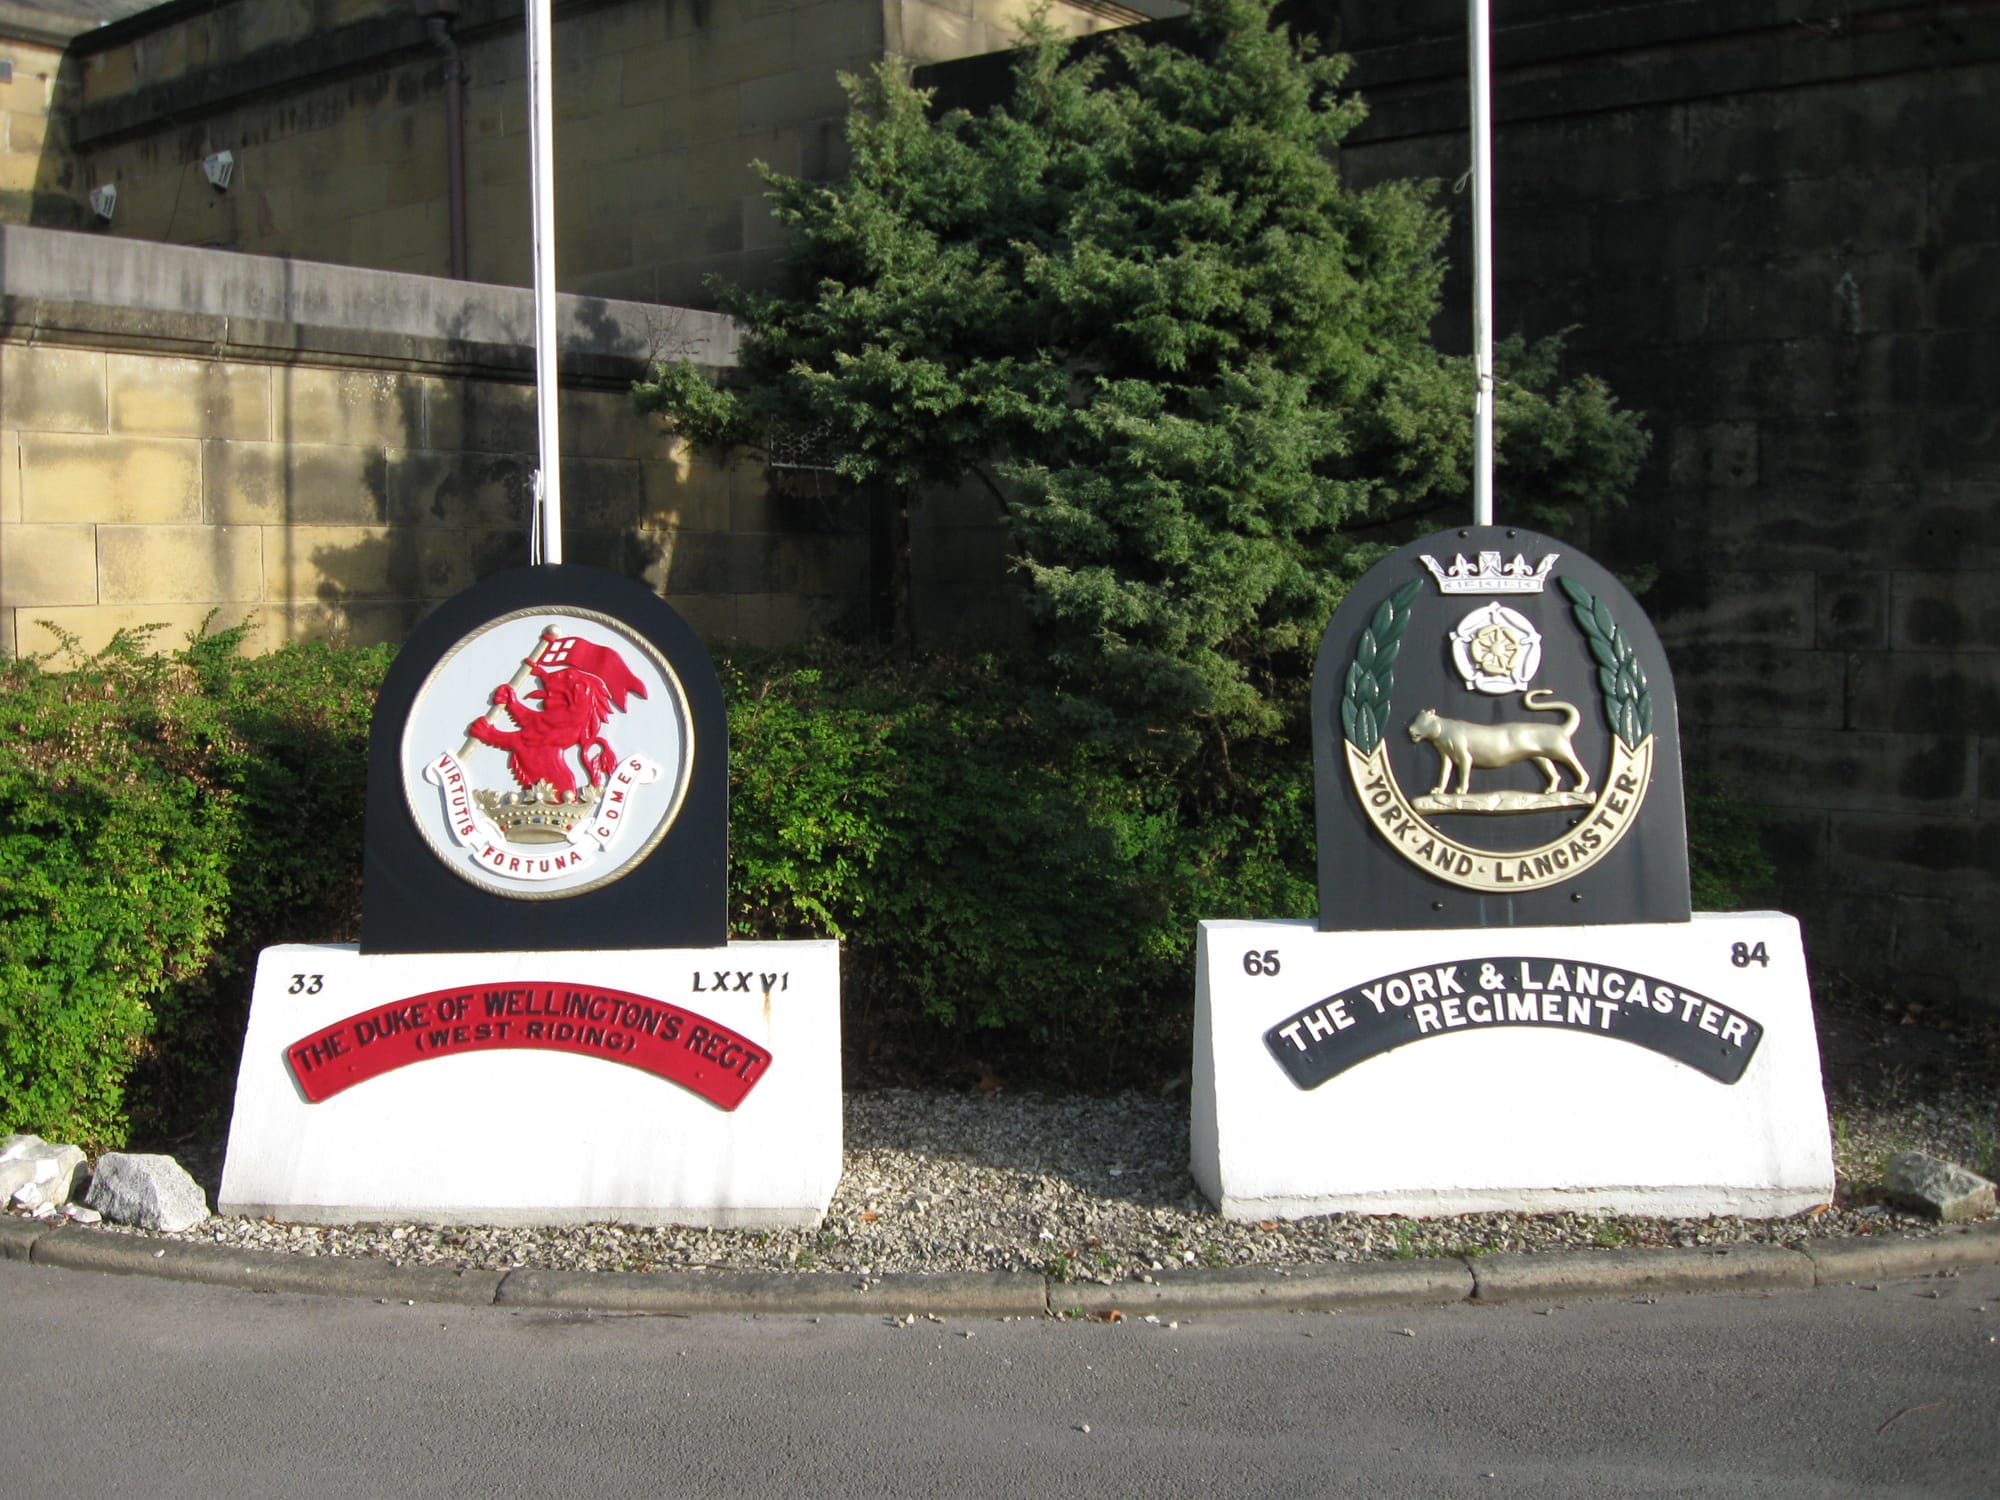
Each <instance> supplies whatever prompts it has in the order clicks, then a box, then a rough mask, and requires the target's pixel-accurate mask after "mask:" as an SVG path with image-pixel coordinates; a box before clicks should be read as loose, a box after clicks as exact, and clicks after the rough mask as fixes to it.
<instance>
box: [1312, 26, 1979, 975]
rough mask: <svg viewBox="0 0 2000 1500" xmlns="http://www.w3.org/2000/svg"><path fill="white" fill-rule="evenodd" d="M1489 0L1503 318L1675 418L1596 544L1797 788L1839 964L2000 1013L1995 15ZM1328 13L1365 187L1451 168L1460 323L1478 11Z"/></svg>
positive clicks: (1713, 750)
mask: <svg viewBox="0 0 2000 1500" xmlns="http://www.w3.org/2000/svg"><path fill="white" fill-rule="evenodd" d="M1493 10H1494V15H1495V33H1494V43H1493V45H1494V57H1495V72H1496V92H1495V101H1496V102H1495V109H1496V121H1497V124H1496V131H1497V133H1496V145H1495V162H1494V184H1495V195H1496V197H1495V204H1496V207H1495V220H1496V231H1495V232H1496V239H1497V248H1496V262H1497V289H1496V324H1497V328H1498V331H1499V332H1501V333H1503V334H1504V333H1507V332H1511V331H1516V330H1519V331H1521V332H1525V333H1527V334H1529V335H1531V336H1539V335H1542V334H1547V333H1552V332H1556V331H1558V330H1561V329H1564V328H1570V329H1573V332H1572V333H1571V334H1570V337H1569V350H1570V357H1569V363H1570V365H1571V366H1572V367H1573V368H1574V369H1578V370H1591V371H1594V372H1596V373H1598V374H1601V375H1603V376H1604V377H1605V378H1606V379H1607V380H1609V381H1610V382H1611V384H1612V385H1613V387H1614V388H1615V389H1616V391H1617V392H1618V393H1619V395H1620V397H1621V398H1622V399H1623V400H1624V401H1625V402H1626V404H1628V405H1630V406H1633V407H1635V408H1637V409H1639V410H1641V411H1642V412H1644V413H1645V415H1646V418H1647V420H1648V422H1649V424H1650V426H1651V429H1652V432H1653V434H1654V447H1653V452H1652V455H1651V457H1650V459H1649V461H1648V464H1647V466H1646V470H1645V473H1644V475H1643V477H1642V479H1641V481H1640V483H1639V486H1638V488H1637V490H1636V492H1635V493H1634V495H1633V497H1632V503H1631V505H1630V507H1629V509H1627V510H1626V511H1625V512H1624V513H1623V514H1621V515H1619V516H1616V517H1614V518H1612V519H1611V520H1610V521H1608V522H1605V523H1601V524H1600V525H1599V526H1598V527H1597V529H1596V535H1594V536H1592V537H1589V538H1580V539H1579V540H1582V541H1585V542H1586V544H1587V545H1588V546H1589V547H1590V549H1591V550H1592V551H1593V552H1594V553H1595V554H1596V555H1597V556H1598V557H1599V558H1600V559H1601V560H1602V561H1604V562H1606V563H1608V564H1610V565H1612V566H1614V567H1618V568H1621V569H1623V570H1625V571H1627V572H1628V573H1630V574H1636V575H1640V576H1641V577H1643V576H1645V575H1647V574H1650V575H1652V577H1653V582H1652V584H1651V586H1650V588H1649V589H1648V590H1647V592H1646V593H1645V595H1644V602H1645V603H1646V605H1647V607H1648V609H1649V610H1650V611H1651V612H1652V614H1653V617H1654V620H1655V623H1656V624H1657V625H1658V627H1659V630H1660V634H1661V636H1662V638H1663V639H1664V641H1665V643H1666V645H1667V648H1668V651H1669V654H1670V656H1671V659H1672V660H1673V662H1674V667H1675V671H1676V674H1677V678H1678V684H1679V688H1680V703H1681V716H1682V722H1683V725H1684V729H1685V734H1686V743H1687V750H1688V760H1689V763H1690V765H1693V766H1703V765H1706V766H1708V767H1712V768H1714V769H1717V770H1719V771H1721V772H1722V773H1723V774H1724V775H1725V776H1726V777H1727V779H1728V781H1729V782H1730V783H1731V784H1732V786H1733V788H1734V789H1735V790H1736V791H1737V793H1738V794H1739V795H1741V796H1743V797H1744V798H1746V799H1747V800H1750V801H1753V802H1755V803H1757V804H1759V805H1760V806H1762V807H1764V808H1767V809H1769V811H1770V823H1769V825H1768V828H1767V830H1766V843H1767V847H1768V848H1769V851H1770V853H1771V854H1772V856H1773V857H1774V858H1775V859H1776V860H1777V862H1778V864H1779V866H1780V869H1781V883H1780V889H1779V890H1777V891H1776V892H1774V893H1773V894H1774V899H1775V902H1776V904H1778V905H1780V906H1782V907H1784V908H1785V909H1787V910H1790V911H1793V912H1796V913H1797V914H1799V915H1800V916H1801V917H1802V918H1803V919H1804V921H1805V923H1806V928H1807V941H1808V949H1809V952H1810V953H1811V955H1812V958H1813V960H1814V967H1815V969H1816V972H1817V973H1818V975H1819V977H1820V981H1821V982H1822V983H1826V982H1827V981H1829V980H1830V979H1832V978H1834V977H1835V976H1850V977H1854V978H1857V979H1861V980H1864V981H1869V982H1881V981H1883V980H1888V981H1891V982H1893V984H1894V985H1895V987H1896V993H1897V994H1898V995H1900V996H1903V997H1905V998H1923V999H1925V1000H1929V1001H1931V1002H1933V1003H1935V1002H1938V1001H1941V1000H1942V1001H1946V1002H1957V1003H1964V1004H1969V1005H1975V1006H1979V1007H1982V1008H1989V1009H1990V1008H1991V1007H1993V1006H1994V1005H1996V1004H2000V1001H1996V999H1995V998H1994V997H1995V992H1994V990H1993V988H1992V986H1991V985H1990V984H1989V983H1988V982H1987V980H1988V976H1989V975H1990V974H1991V973H1992V971H1993V967H1994V963H1995V960H1996V958H2000V940H1997V939H1996V932H2000V400H1996V397H2000V4H1995V3H1993V0H1983V3H1981V0H1975V3H1966V4H1953V5H1944V4H1892V3H1882V0H1843V3H1839V4H1833V3H1805V4H1799V3H1790V4H1779V3H1767V0H1665V3H1651V4H1644V3H1642V4H1629V3H1618V4H1613V3H1596V4H1591V3H1582V0H1495V3H1494V6H1493ZM1315 14H1316V16H1317V17H1318V19H1319V20H1320V22H1321V24H1322V27H1323V29H1326V30H1329V31H1332V32H1334V34H1336V35H1337V36H1338V38H1339V40H1340V44H1341V45H1342V46H1343V47H1344V48H1346V49H1348V50H1351V51H1352V52H1353V53H1354V54H1355V57H1356V69H1355V74H1354V77H1355V81H1356V83H1357V84H1358V86H1359V87H1360V88H1361V89H1362V91H1363V92H1364V94H1365V95H1366V96H1367V98H1368V99H1369V101H1370V104H1371V106H1372V114H1371V117H1370V119H1369V121H1368V123H1367V124H1366V125H1365V126H1364V127H1363V129H1362V130H1361V131H1360V132H1359V133H1358V134H1357V135H1356V136H1355V137H1354V138H1353V139H1352V140H1351V141H1350V143H1349V145H1348V147H1347V149H1346V150H1345V151H1344V152H1343V167H1344V169H1345V171H1346V172H1347V173H1348V175H1349V177H1350V179H1351V180H1353V181H1355V182H1357V183H1367V182H1372V181H1378V180H1381V179H1384V178H1388V177H1397V176H1412V175H1414V176H1421V177H1434V178H1437V179H1440V180H1441V182H1442V183H1443V184H1444V188H1443V190H1442V195H1441V196H1442V201H1444V202H1445V203H1447V204H1448V205H1449V207H1450V209H1451V211H1452V213H1453V216H1454V219H1455V220H1456V221H1457V222H1456V225H1455V228H1456V240H1455V245H1454V249H1455V257H1454V258H1455V261H1456V262H1457V265H1458V269H1457V270H1456V271H1455V273H1454V280H1453V284H1452V287H1451V290H1450V292H1449V293H1448V295H1449V297H1450V299H1451V300H1450V304H1449V305H1450V307H1451V309H1452V311H1451V312H1450V314H1449V315H1448V316H1447V318H1446V319H1445V326H1444V327H1443V328H1441V329H1440V335H1441V337H1442V338H1443V339H1444V341H1445V342H1446V344H1447V345H1448V346H1450V347H1458V348H1464V347H1466V346H1467V343H1468V335H1467V325H1468V322H1469V319H1468V317H1467V316H1466V315H1465V314H1464V313H1463V312H1462V311H1461V309H1464V308H1466V307H1467V306H1468V305H1469V296H1470V293H1469V290H1468V287H1469V282H1468V280H1467V277H1466V274H1465V270H1464V266H1465V262H1466V261H1467V260H1468V259H1469V241H1468V237H1467V235H1466V232H1465V227H1464V219H1465V214H1466V212H1467V208H1468V206H1469V205H1468V200H1467V199H1466V198H1464V197H1462V196H1454V195H1453V194H1452V192H1451V190H1450V185H1451V184H1452V183H1453V182H1454V181H1455V180H1456V179H1457V178H1458V177H1459V176H1460V175H1461V174H1462V173H1463V172H1464V170H1465V168H1466V165H1467V162H1468V160H1469V156H1468V147H1467V144H1466V139H1465V133H1464V132H1465V121H1466V95H1465V66H1466V64H1465V40H1464V35H1465V33H1464V28H1465V6H1464V5H1463V4H1462V3H1461V0H1398V3H1390V0H1348V3H1336V0H1326V3H1323V4H1320V5H1319V6H1317V7H1316V10H1315ZM1498 494H1499V501H1498V506H1499V513H1500V519H1502V520H1503V521H1504V520H1505V518H1506V501H1507V491H1506V476H1505V471H1504V469H1503V471H1502V473H1501V476H1500V482H1499V486H1498Z"/></svg>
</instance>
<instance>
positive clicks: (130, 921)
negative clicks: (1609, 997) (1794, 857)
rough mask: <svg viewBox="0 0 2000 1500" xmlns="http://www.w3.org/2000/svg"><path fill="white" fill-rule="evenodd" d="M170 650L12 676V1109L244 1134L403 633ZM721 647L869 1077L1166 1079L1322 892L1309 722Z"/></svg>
mask: <svg viewBox="0 0 2000 1500" xmlns="http://www.w3.org/2000/svg"><path fill="white" fill-rule="evenodd" d="M146 644H147V643H146V641H145V640H144V638H143V637H136V638H125V639H120V640H119V641H117V642H115V643H114V644H113V645H112V646H111V647H110V648H108V649H107V650H105V651H103V652H100V653H98V654H97V655H95V656H92V657H89V658H83V659H79V658H77V657H76V656H75V655H74V653H71V655H70V656H68V657H67V658H62V659H59V660H58V661H53V662H40V663H36V662H29V663H20V664H15V665H13V666H9V667H6V668H4V669H0V1126H4V1127H6V1128H8V1129H29V1130H35V1131H38V1132H40V1133H41V1134H44V1135H48V1136H53V1137H61V1138H65V1139H72V1140H78V1141H81V1142H83V1143H85V1144H88V1145H90V1146H92V1147H103V1146H110V1145H116V1144H120V1143H122V1142H124V1141H125V1140H126V1139H127V1138H128V1137H129V1136H131V1135H132V1134H134V1133H137V1134H139V1135H141V1136H145V1137H148V1138H152V1139H162V1138H166V1139H171V1138H172V1137H173V1136H174V1135H175V1134H177V1133H180V1132H184V1131H188V1130H194V1129H213V1128H214V1127H215V1126H216V1125H217V1124H219V1122H220V1121H221V1119H222V1118H223V1117H224V1114H225V1112H226V1111H227V1109H228V1106H229V1100H230V1097H231V1091H232V1089H233V1085H234V1081H235V1071H236V1061H237V1055H238V1052H239V1050H240V1046H241V1040H242V1034H243V1023H244V1019H245V1013H246V1009H247V1005H248V997H249V989H250V981H251V971H252V968H253V966H254V964H255V961H256V955H257V952H258V950H259V949H261V948H263V947H265V946H267V945H269V944H271V943H276V942H315V941H334V940H342V939H351V938H352V936H353V934H354V932H355V930H356V928H357V926H358V918H359V909H360V862H361V860H360V851H361V829H362V806H363V793H364V788H365V781H366V754H367V733H368V717H369V712H370V709H371V707H372V703H373V698H374V691H375V688H376V687H377V685H378V684H379V682H380V680H381V676H382V673H383V671H384V670H385V669H386V667H387V663H388V660H389V653H388V652H387V651H384V650H340V649H334V648H330V647H325V646H317V645H302V646H290V647H286V648H284V649H283V650H280V651H277V652H274V653H272V654H270V655H267V656H261V657H243V656H241V655H239V654H237V651H236V645H237V641H236V638H235V637H234V636H233V635H223V636H219V637H212V638H209V639H207V640H204V641H201V642H198V643H196V644H194V645H192V646H190V647H188V648H187V649H184V650H182V651H180V652H176V653H173V654H170V655H166V656H159V655H153V654H149V653H148V651H147V650H146V649H144V648H145V646H146ZM721 672H722V677H723V687H724V692H725V695H726V697H727V699H728V703H729V714H730V735H731V812H730V830H731V870H730V882H731V928H732V931H733V932H734V933H735V934H736V935H738V936H741V937H802V936H833V937H838V938H840V939H841V940H842V949H843V960H842V963H843V985H842V989H843V996H844V1010H845V1033H846V1036H847V1040H848V1045H849V1066H850V1076H851V1077H857V1078H860V1079H864V1080H866V1079H923V1080H928V1081H932V1082H938V1083H945V1084H951V1083H961V1082H969V1081H971V1080H972V1079H973V1078H975V1077H977V1076H978V1074H979V1072H980V1071H981V1070H986V1069H990V1070H992V1071H995V1072H1000V1073H1004V1074H1006V1075H1007V1076H1012V1077H1020V1078H1031V1079H1037V1080H1041V1081H1046V1082H1061V1083H1070V1084H1078V1085H1086V1086H1089V1085H1112V1084H1134V1083H1147V1082H1162V1081H1166V1080H1168V1079H1171V1078H1173V1077H1174V1076H1175V1075H1177V1074H1179V1073H1180V1072H1181V1071H1183V1070H1184V1069H1185V1068H1186V1066H1187V1057H1188V1051H1187V1048H1188V1036H1189V1024H1190V1021H1191V1012H1192V992H1193V959H1192V947H1193V935H1194V930H1195V924H1196V923H1197V922H1198V921H1200V920H1201V919H1202V918H1205V917H1253V916H1254V917H1280V916H1305V915H1309V914H1310V913H1311V912H1312V910H1313V908H1314V902H1315V895H1314V854H1313V829H1312V799H1311V775H1310V767H1309V757H1308V755H1307V752H1306V749H1305V747H1304V746H1302V745H1299V746H1293V745H1287V744H1282V743H1275V742H1269V741H1244V742H1238V743H1237V744H1236V745H1234V746H1233V747H1231V751H1230V756H1231V758H1230V760H1229V762H1228V763H1226V764H1225V763H1220V762H1217V763H1198V764H1194V765H1190V766H1185V767H1183V768H1181V769H1180V770H1179V771H1177V772H1176V773H1175V774H1173V775H1171V776H1170V775H1167V774H1164V773H1163V772H1161V771H1160V770H1159V769H1158V768H1156V767H1154V766H1151V765H1149V764H1147V763H1146V762H1145V761H1143V760H1141V759H1135V758H1133V757H1131V756H1129V755H1127V754H1125V753H1121V752H1119V751H1116V750H1113V749H1111V748H1109V747H1107V746H1106V745H1104V744H1102V743H1100V742H1097V741H1095V740H1093V739H1091V738H1089V737H1084V736H1078V735H1076V734H1075V733H1073V732H1071V731H1070V730H1069V729H1068V728H1067V727H1066V726H1068V725H1069V724H1071V723H1072V722H1073V716H1072V715H1070V714H1069V713H1068V712H1067V711H1066V709H1067V705H1066V704H1065V703H1064V702H1063V701H1062V700H1061V699H1060V698H1059V697H1058V696H1056V695H1055V694H1054V693H1053V692H1052V691H1051V690H1049V689H1047V688H1044V687H1042V686H1039V685H1037V684H1036V683H1035V682H1034V681H1033V680H1031V679H1030V678H1029V677H1028V676H1027V675H1026V674H1025V673H1024V672H1022V671H1020V670H1018V669H1017V668H1016V667H1015V666H1013V665H1010V664H1009V663H1007V662H1004V661H1000V660H996V659H980V660H975V661H971V662H931V663H923V664H917V665H909V666H890V665H887V664H885V663H883V662H882V661H881V660H879V659H878V658H876V657H872V656H868V655H863V654H859V653H853V652H844V651H833V650H826V651H821V652H818V653H813V654H807V655H792V656H789V657H777V656H755V655H748V654H738V655H736V656H735V657H733V658H729V659H725V660H724V661H723V662H722V663H721ZM1692 811H1693V813H1694V817H1693V826H1694V829H1695V835H1694V838H1695V853H1696V860H1695V864H1696V871H1697V890H1698V891H1700V892H1701V893H1702V896H1703V899H1701V900H1700V901H1698V904H1700V905H1703V906H1705V907H1714V906H1717V905H1726V904H1731V903H1732V902H1733V900H1734V899H1735V896H1736V894H1737V893H1738V892H1739V891H1740V890H1741V888H1742V884H1743V882H1744V881H1745V880H1747V879H1755V878H1758V877H1760V876H1761V875H1763V874H1765V873H1766V872H1768V868H1769V867H1768V865H1764V864H1762V856H1761V854H1760V853H1759V851H1758V850H1757V848H1756V843H1755V831H1754V826H1753V825H1751V824H1749V823H1748V822H1747V821H1746V820H1745V818H1744V816H1743V809H1742V808H1741V807H1739V806H1737V805H1736V804H1734V803H1732V802H1730V801H1729V800H1728V799H1727V798H1725V797H1722V796H1721V795H1720V794H1719V793H1717V792H1716V791H1714V789H1713V788H1711V787H1708V786H1707V785H1706V784H1703V790H1702V791H1701V793H1700V795H1699V796H1698V797H1697V798H1695V799H1694V801H1693V803H1692ZM1711 843H1712V844H1713V845H1714V846H1715V855H1714V857H1705V856H1704V848H1705V847H1706V845H1707V844H1711ZM1732 883H1733V885H1732Z"/></svg>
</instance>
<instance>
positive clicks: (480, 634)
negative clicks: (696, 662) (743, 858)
mask: <svg viewBox="0 0 2000 1500" xmlns="http://www.w3.org/2000/svg"><path fill="white" fill-rule="evenodd" d="M692 759H693V741H692V739H691V736H690V734H689V719H688V708H687V701H686V697H685V695H684V694H683V693H682V691H681V687H680V683H679V681H678V680H677V679H676V678H675V676H674V675H673V672H672V670H671V668H669V666H668V665H667V663H666V661H665V660H664V659H663V658H662V657H660V656H659V655H658V653H657V652H656V651H655V650H654V648H653V647H652V646H651V645H650V644H649V643H647V642H646V641H645V640H643V639H642V638H640V637H638V636H636V635H633V634H631V633H629V632H628V631H627V630H625V629H624V628H623V627H622V626H621V625H619V624H618V622H616V621H615V620H612V619H611V618H609V617H608V616H600V615H597V614H595V613H594V612H590V611H582V610H566V609H558V610H547V609H544V610H529V611H522V612H520V613H517V614H514V615H509V616H506V617H504V618H502V619H499V620H494V621H491V622H489V623H488V624H487V625H485V626H483V627H481V628H480V629H478V630H476V631H474V632H473V633H472V634H470V635H469V636H467V637H466V639H465V640H463V641H461V642H460V643H459V644H458V645H457V646H456V647H454V648H453V650H452V651H450V652H449V653H447V654H446V655H445V656H444V657H443V658H442V659H441V660H440V661H439V663H438V665H437V666H436V667H435V668H434V669H433V670H432V672H431V675H430V677H429V679H428V680H426V682H425V683H424V685H423V687H422V688H421V689H420V690H419V692H418V694H417V699H416V703H415V706H414V707H413V708H412V710H411V712H410V717H409V720H408V722H407V725H406V727H405V730H404V734H403V780H404V790H405V794H406V799H407V801H408V803H409V806H410V810H411V813H412V815H413V816H414V817H415V818H416V821H417V824H418V826H419V827H420V828H421V829H422V830H423V833H424V836H425V839H426V840H427V841H428V843H429V844H430V846H431V849H432V851H433V852H434V853H436V854H437V855H438V857H439V858H440V859H442V860H443V861H444V863H445V864H446V865H447V866H449V867H450V868H451V869H452V870H453V871H454V872H455V873H457V874H458V875H460V876H461V877H463V878H464V879H466V880H469V881H471V882H472V883H473V884H475V885H479V886H483V887H484V888H486V889H488V890H493V891H498V892H501V893H503V894H506V895H513V896H519V897H523V898H528V899H537V898H545V897H554V896H566V895H571V894H574V893H576V892H578V891H584V890H589V889H592V888H593V887H596V886H599V885H602V884H604V883H605V882H607V881H610V880H614V879H616V878H617V877H618V876H619V875H620V874H621V873H623V872H624V871H625V870H626V869H628V868H630V867H631V866H632V864H633V863H634V862H635V860H637V859H638V858H639V857H642V856H643V855H645V854H646V853H647V852H649V851H650V850H651V849H652V848H653V847H654V845H656V844H657V843H658V842H659V840H660V838H661V837H662V836H664V834H665V833H666V831H667V828H668V827H669V826H670V825H671V824H672V822H673V819H674V817H675V815H676V814H677V813H678V812H679V810H680V803H681V799H682V797H683V795H684V794H685V791H686V788H687V782H688V769H689V766H690V765H691V763H692Z"/></svg>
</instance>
